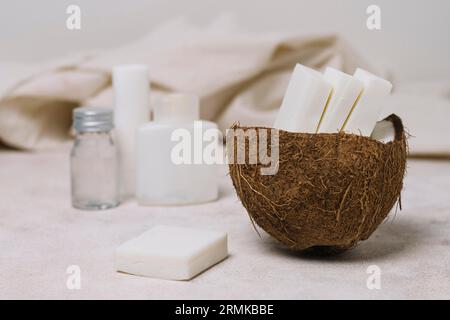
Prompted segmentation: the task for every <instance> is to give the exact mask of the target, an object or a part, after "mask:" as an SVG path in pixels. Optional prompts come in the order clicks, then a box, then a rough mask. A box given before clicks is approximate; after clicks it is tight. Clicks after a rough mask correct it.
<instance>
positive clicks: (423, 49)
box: [0, 0, 450, 79]
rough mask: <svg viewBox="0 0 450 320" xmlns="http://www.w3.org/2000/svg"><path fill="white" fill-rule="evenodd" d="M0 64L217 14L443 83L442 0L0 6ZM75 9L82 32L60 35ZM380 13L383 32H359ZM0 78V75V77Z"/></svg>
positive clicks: (448, 62)
mask: <svg viewBox="0 0 450 320" xmlns="http://www.w3.org/2000/svg"><path fill="white" fill-rule="evenodd" d="M0 4H1V6H0V60H16V61H17V60H19V61H39V60H48V59H51V58H53V57H58V56H61V55H65V54H69V53H72V52H75V51H82V50H86V49H96V48H100V49H105V48H114V47H115V46H117V45H120V44H123V43H126V42H130V41H132V40H134V39H137V38H139V37H140V36H143V35H144V34H146V33H147V32H148V31H150V30H151V29H152V28H153V27H154V26H155V25H157V24H158V23H160V22H163V21H166V20H168V19H170V18H173V17H177V16H183V15H185V16H187V17H188V18H190V19H192V20H193V21H195V22H197V23H199V24H205V23H208V22H209V21H211V20H212V19H213V18H214V17H216V16H217V15H219V14H220V13H223V12H228V13H233V14H235V15H236V17H237V21H238V22H239V24H240V25H242V27H244V28H246V29H249V30H255V31H265V30H275V31H298V32H299V33H302V34H303V33H321V32H337V33H338V34H340V35H342V36H343V37H344V38H345V39H346V40H347V41H348V42H349V43H351V44H352V45H353V46H354V47H355V48H356V49H357V50H358V51H359V53H360V54H361V55H363V56H365V57H366V58H367V60H368V61H369V62H372V64H374V65H377V66H380V67H386V68H389V69H390V70H392V71H393V73H394V75H395V76H396V77H397V78H398V79H438V78H450V1H449V0H428V1H426V0H395V1H393V0H341V1H337V0H310V1H307V0H220V1H218V0H147V1H145V0H39V1H30V0H0ZM69 4H77V5H79V6H80V7H81V11H82V29H81V30H79V31H70V30H67V29H66V25H65V21H66V18H67V14H66V8H67V6H68V5H69ZM370 4H376V5H378V6H380V7H381V17H382V29H381V30H380V31H369V30H368V29H367V28H366V18H367V14H366V8H367V6H368V5H370ZM0 72H1V70H0Z"/></svg>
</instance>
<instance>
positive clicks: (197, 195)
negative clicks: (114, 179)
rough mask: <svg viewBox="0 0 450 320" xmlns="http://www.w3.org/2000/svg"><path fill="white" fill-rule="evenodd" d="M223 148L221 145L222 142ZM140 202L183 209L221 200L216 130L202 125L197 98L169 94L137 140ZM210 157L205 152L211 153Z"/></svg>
mask: <svg viewBox="0 0 450 320" xmlns="http://www.w3.org/2000/svg"><path fill="white" fill-rule="evenodd" d="M220 143H221V141H220ZM136 145H137V185H136V189H137V199H138V203H139V204H141V205H184V204H194V203H202V202H209V201H213V200H215V199H217V197H218V184H219V183H218V180H219V176H218V163H217V161H214V159H212V158H211V157H209V155H211V154H213V152H214V151H213V149H215V148H216V149H217V148H218V147H219V131H218V128H217V125H216V124H215V123H213V122H210V121H199V100H198V97H196V96H194V95H187V94H169V95H167V96H164V97H162V98H160V99H159V101H158V102H157V103H156V105H154V106H153V121H151V122H149V123H148V124H146V125H144V126H141V127H140V128H139V130H138V134H137V144H136ZM206 149H208V150H209V151H211V152H206V151H208V150H206Z"/></svg>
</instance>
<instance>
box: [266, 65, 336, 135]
mask: <svg viewBox="0 0 450 320" xmlns="http://www.w3.org/2000/svg"><path fill="white" fill-rule="evenodd" d="M330 93H331V85H330V84H329V83H328V82H326V81H325V80H324V78H323V75H322V74H321V73H320V72H318V71H316V70H313V69H310V68H308V67H305V66H303V65H300V64H297V65H296V66H295V69H294V71H293V72H292V76H291V79H290V81H289V85H288V88H287V90H286V94H285V96H284V98H283V102H282V104H281V107H280V110H279V112H278V115H277V118H276V120H275V124H274V127H275V128H277V129H282V130H286V131H292V132H311V133H314V132H316V130H317V126H318V124H319V121H320V118H321V117H322V112H323V110H324V108H325V106H326V105H327V101H328V98H329V97H330Z"/></svg>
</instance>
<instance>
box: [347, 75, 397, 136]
mask: <svg viewBox="0 0 450 320" xmlns="http://www.w3.org/2000/svg"><path fill="white" fill-rule="evenodd" d="M353 76H354V77H355V78H356V79H359V80H361V81H362V83H363V85H364V90H363V92H362V93H361V96H360V98H359V100H358V102H357V103H356V104H355V106H354V107H353V110H352V111H351V113H350V115H349V116H348V118H347V120H346V122H345V124H344V127H343V128H342V130H343V131H345V132H347V133H354V134H358V135H362V136H365V137H369V136H370V134H371V133H372V130H373V129H374V128H375V124H376V123H377V121H378V120H380V119H378V118H379V117H380V114H381V111H382V109H383V106H384V101H383V99H384V98H386V97H387V96H388V95H389V94H390V93H391V90H392V84H391V83H390V82H389V81H387V80H385V79H382V78H380V77H377V76H375V75H373V74H371V73H370V72H368V71H365V70H362V69H359V68H358V69H356V71H355V73H354V75H353Z"/></svg>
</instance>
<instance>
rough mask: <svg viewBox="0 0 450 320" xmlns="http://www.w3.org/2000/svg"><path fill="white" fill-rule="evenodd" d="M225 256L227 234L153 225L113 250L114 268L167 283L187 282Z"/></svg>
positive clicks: (226, 252)
mask: <svg viewBox="0 0 450 320" xmlns="http://www.w3.org/2000/svg"><path fill="white" fill-rule="evenodd" d="M227 255H228V248H227V234H226V233H223V232H218V231H209V230H199V229H192V228H183V227H174V226H156V227H154V228H152V229H150V230H148V231H146V232H144V233H143V234H141V235H140V236H138V237H136V238H133V239H131V240H129V241H127V242H125V243H124V244H122V245H121V246H120V247H118V248H117V250H116V269H117V271H122V272H126V273H130V274H135V275H140V276H147V277H152V278H161V279H169V280H188V279H191V278H193V277H195V276H196V275H197V274H199V273H200V272H202V271H204V270H206V269H207V268H209V267H211V266H212V265H214V264H216V263H218V262H220V261H222V260H223V259H225V258H226V257H227Z"/></svg>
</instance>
